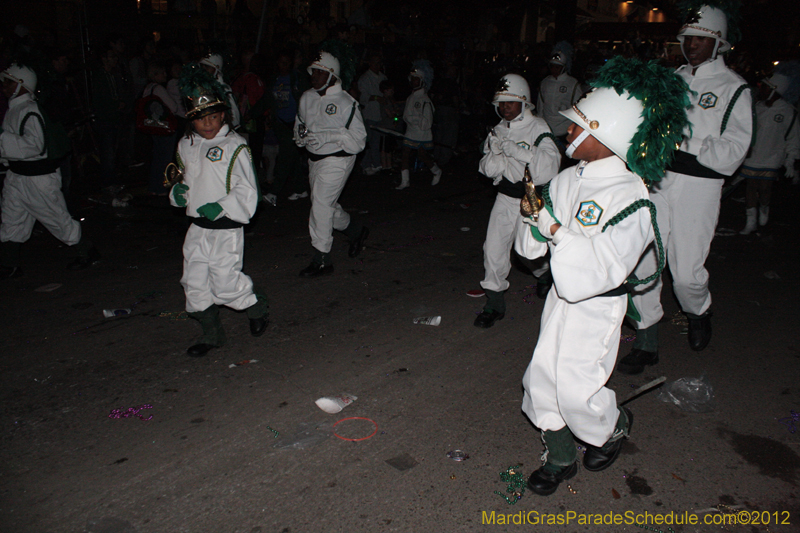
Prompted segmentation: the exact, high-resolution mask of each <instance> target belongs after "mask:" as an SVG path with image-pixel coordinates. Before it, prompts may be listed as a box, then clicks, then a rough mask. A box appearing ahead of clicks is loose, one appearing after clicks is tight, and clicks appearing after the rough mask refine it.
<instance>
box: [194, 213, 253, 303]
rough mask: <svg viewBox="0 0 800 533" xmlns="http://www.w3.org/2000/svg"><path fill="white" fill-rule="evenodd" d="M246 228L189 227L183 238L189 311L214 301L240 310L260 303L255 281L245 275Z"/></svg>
mask: <svg viewBox="0 0 800 533" xmlns="http://www.w3.org/2000/svg"><path fill="white" fill-rule="evenodd" d="M243 258H244V229H243V228H235V229H205V228H201V227H199V226H197V225H195V224H192V225H191V226H189V231H187V232H186V240H184V241H183V277H182V278H181V285H183V291H184V293H186V311H187V312H189V313H196V312H198V311H204V310H205V309H208V308H209V307H211V304H217V305H227V306H228V307H231V308H233V309H236V310H237V311H241V310H244V309H247V308H248V307H250V306H251V305H254V304H255V303H256V300H257V298H256V295H255V294H253V280H251V279H250V277H249V276H247V275H245V274H242V261H243Z"/></svg>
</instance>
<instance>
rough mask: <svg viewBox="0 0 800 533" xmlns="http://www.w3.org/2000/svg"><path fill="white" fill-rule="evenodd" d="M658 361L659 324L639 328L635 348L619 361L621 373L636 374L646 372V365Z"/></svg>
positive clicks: (634, 343)
mask: <svg viewBox="0 0 800 533" xmlns="http://www.w3.org/2000/svg"><path fill="white" fill-rule="evenodd" d="M656 363H658V324H653V325H652V326H650V327H649V328H645V329H637V330H636V340H635V341H633V349H632V350H631V352H630V353H629V354H628V355H626V356H625V357H623V358H622V359H621V360H620V361H619V363H617V371H618V372H619V373H620V374H627V375H629V376H635V375H636V374H641V373H642V372H644V367H645V366H652V365H655V364H656Z"/></svg>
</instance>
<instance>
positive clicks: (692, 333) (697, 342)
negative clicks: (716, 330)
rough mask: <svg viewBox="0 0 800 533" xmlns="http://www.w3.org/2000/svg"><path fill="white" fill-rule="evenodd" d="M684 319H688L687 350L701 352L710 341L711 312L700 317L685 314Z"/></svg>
mask: <svg viewBox="0 0 800 533" xmlns="http://www.w3.org/2000/svg"><path fill="white" fill-rule="evenodd" d="M686 318H688V319H689V348H691V349H692V350H694V351H695V352H699V351H702V350H703V349H705V347H706V346H708V342H709V341H710V340H711V312H709V311H706V312H705V313H704V314H702V315H700V316H698V315H691V314H689V313H686Z"/></svg>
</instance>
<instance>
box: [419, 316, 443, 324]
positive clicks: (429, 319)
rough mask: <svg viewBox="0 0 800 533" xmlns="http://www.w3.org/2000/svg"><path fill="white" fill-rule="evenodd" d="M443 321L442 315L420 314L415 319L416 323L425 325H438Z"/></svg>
mask: <svg viewBox="0 0 800 533" xmlns="http://www.w3.org/2000/svg"><path fill="white" fill-rule="evenodd" d="M441 323H442V317H440V316H420V317H417V318H415V319H414V324H422V325H423V326H438V325H439V324H441Z"/></svg>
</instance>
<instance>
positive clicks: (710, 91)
mask: <svg viewBox="0 0 800 533" xmlns="http://www.w3.org/2000/svg"><path fill="white" fill-rule="evenodd" d="M692 68H693V67H692V66H691V65H683V66H682V67H680V68H679V69H678V70H677V73H678V75H679V76H681V77H682V78H683V79H684V80H686V83H687V84H688V85H689V89H690V91H694V92H695V93H696V94H692V93H691V92H690V93H689V99H690V100H691V102H692V107H691V108H690V109H688V110H687V112H686V115H687V118H688V119H689V121H690V122H691V132H690V131H689V129H688V128H687V130H686V131H685V132H684V135H685V136H684V141H683V143H682V144H681V147H680V150H681V151H682V152H688V153H690V154H692V155H695V156H697V162H698V163H700V164H701V165H703V166H704V167H706V168H710V169H711V170H714V171H716V172H718V173H720V174H723V175H725V176H731V175H733V173H734V172H735V171H736V169H737V168H738V167H739V165H741V164H742V161H744V158H745V156H746V155H747V150H748V149H749V148H750V140H751V137H752V133H753V111H752V98H751V95H750V91H749V90H745V91H744V92H743V93H742V94H741V95H740V96H739V98H738V99H737V100H736V103H735V105H734V107H733V111H732V112H731V114H730V117H729V118H728V122H727V124H726V127H725V131H724V133H722V135H720V128H721V126H722V121H723V118H724V116H725V112H726V110H727V108H728V104H729V103H730V101H731V99H732V98H733V96H734V93H736V91H737V89H738V88H739V87H741V86H742V85H745V84H746V83H747V82H746V81H745V80H744V78H742V77H741V76H739V75H738V74H736V73H735V72H733V71H732V70H731V69H729V68H728V67H727V66H725V61H724V60H723V59H722V58H721V57H718V58H717V59H714V60H713V61H709V62H708V63H705V64H703V65H700V66H699V67H697V71H696V72H695V74H694V75H692Z"/></svg>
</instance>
